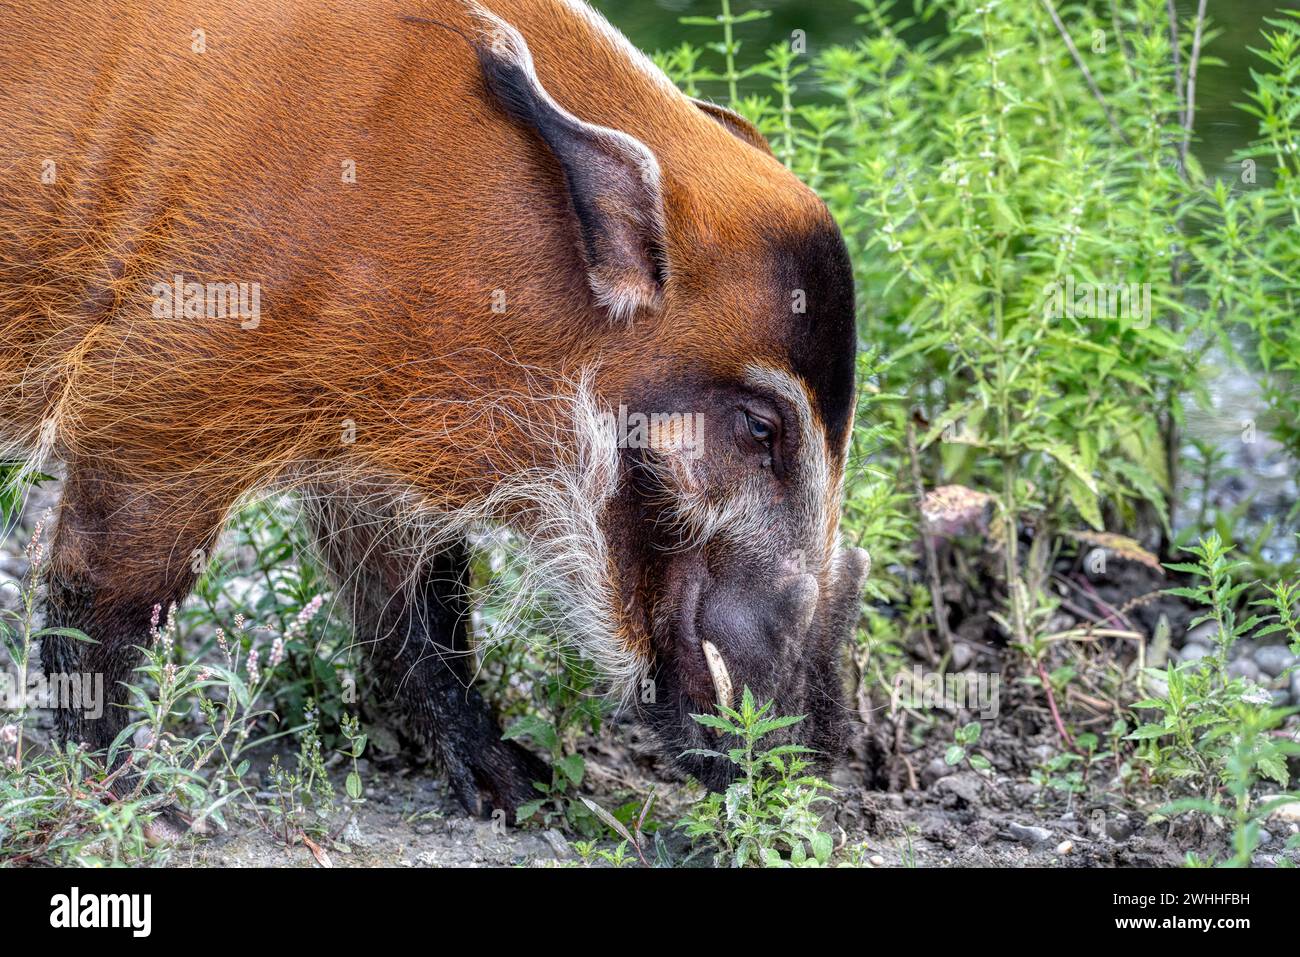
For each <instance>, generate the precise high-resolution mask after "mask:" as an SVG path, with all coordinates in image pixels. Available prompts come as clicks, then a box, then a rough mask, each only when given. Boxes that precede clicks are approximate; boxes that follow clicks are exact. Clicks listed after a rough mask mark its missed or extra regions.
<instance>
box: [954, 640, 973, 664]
mask: <svg viewBox="0 0 1300 957" xmlns="http://www.w3.org/2000/svg"><path fill="white" fill-rule="evenodd" d="M974 660H975V649H974V648H972V647H971V646H970V645H968V644H966V642H964V641H957V642H953V646H952V670H953V671H965V670H966V669H967V668H968V667H970V663H971V662H972V661H974Z"/></svg>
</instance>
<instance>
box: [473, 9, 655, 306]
mask: <svg viewBox="0 0 1300 957" xmlns="http://www.w3.org/2000/svg"><path fill="white" fill-rule="evenodd" d="M480 9H481V8H480ZM481 17H482V19H483V21H484V27H485V29H484V33H483V35H481V36H480V37H479V39H478V40H477V42H476V43H475V47H476V49H477V51H478V56H479V62H480V64H481V65H482V69H483V76H484V78H485V80H486V81H487V85H488V89H489V90H491V92H492V94H493V96H495V98H496V100H497V102H498V103H500V104H501V106H502V108H503V109H504V110H505V111H506V112H507V113H508V114H509V115H510V116H511V118H513V119H514V120H515V121H516V122H517V123H520V124H523V125H525V126H528V127H530V128H531V129H533V130H535V131H536V132H537V135H538V136H540V137H541V139H542V141H543V142H544V143H545V144H546V146H547V147H548V148H549V149H550V151H551V153H552V154H553V155H554V156H555V158H556V159H557V160H558V161H559V163H560V166H561V167H562V168H563V170H564V178H565V182H566V184H567V185H568V190H569V198H570V199H571V200H572V202H573V210H574V212H575V213H576V214H577V220H578V228H579V231H580V234H581V240H582V256H583V260H584V262H585V263H586V266H587V278H588V281H589V283H590V284H591V289H592V291H593V292H594V293H595V296H596V301H597V302H598V303H599V304H600V306H601V307H602V308H604V309H605V310H606V311H607V312H608V313H609V316H610V318H611V319H614V320H616V321H618V320H626V321H630V320H631V319H632V318H634V317H635V316H636V315H638V314H639V313H654V312H657V311H658V310H659V308H660V306H661V303H662V300H663V289H664V279H665V275H666V263H665V260H664V209H663V195H662V192H661V189H660V177H659V163H658V161H657V160H656V159H655V156H654V154H653V153H652V152H650V150H649V149H648V148H647V147H646V146H645V145H644V144H643V143H641V142H640V141H639V140H637V139H635V138H633V137H631V136H629V135H628V134H626V133H622V132H620V131H618V130H612V129H609V128H607V127H603V126H596V125H594V124H591V123H584V122H583V121H582V120H579V119H578V118H577V117H575V116H574V115H573V114H571V113H569V112H568V111H566V110H565V109H564V108H563V107H561V106H560V105H559V104H558V103H556V102H555V100H553V99H552V98H551V96H550V94H549V93H547V92H546V90H545V89H543V88H542V85H541V82H540V81H539V80H538V78H537V73H536V71H535V70H534V68H533V58H532V54H531V53H530V52H529V50H528V45H527V44H526V43H525V42H524V38H523V37H522V36H521V35H520V34H519V31H517V30H516V29H515V28H514V27H512V26H510V25H509V24H507V23H505V22H503V21H502V20H500V19H499V18H497V17H495V16H492V15H491V14H488V13H486V11H484V12H483V13H482V14H481Z"/></svg>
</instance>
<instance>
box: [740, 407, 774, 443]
mask: <svg viewBox="0 0 1300 957" xmlns="http://www.w3.org/2000/svg"><path fill="white" fill-rule="evenodd" d="M745 424H746V425H747V426H748V427H749V434H750V436H751V437H753V439H754V440H755V441H757V442H760V443H762V444H763V445H770V444H771V442H772V426H771V424H770V423H768V422H764V421H763V420H762V419H758V418H755V417H754V416H752V415H750V414H749V413H748V412H746V413H745Z"/></svg>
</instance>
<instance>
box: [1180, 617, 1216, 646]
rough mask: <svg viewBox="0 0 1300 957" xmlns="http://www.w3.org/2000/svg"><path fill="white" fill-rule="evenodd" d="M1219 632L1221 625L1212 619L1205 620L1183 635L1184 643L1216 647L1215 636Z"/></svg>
mask: <svg viewBox="0 0 1300 957" xmlns="http://www.w3.org/2000/svg"><path fill="white" fill-rule="evenodd" d="M1218 633H1219V626H1218V625H1216V624H1215V623H1214V622H1212V621H1203V622H1201V623H1200V624H1199V625H1197V626H1196V627H1195V628H1193V629H1192V630H1191V631H1189V632H1188V633H1187V634H1185V635H1183V644H1184V645H1204V646H1205V647H1206V648H1213V647H1214V636H1215V635H1217V634H1218Z"/></svg>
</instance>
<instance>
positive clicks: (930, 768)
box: [921, 758, 957, 787]
mask: <svg viewBox="0 0 1300 957" xmlns="http://www.w3.org/2000/svg"><path fill="white" fill-rule="evenodd" d="M956 773H957V768H956V767H955V766H954V765H951V764H949V763H948V762H947V761H945V760H944V759H943V758H935V759H934V760H933V761H931V762H930V763H929V764H927V765H926V766H925V770H924V771H922V772H921V783H922V784H924V785H925V786H926V787H933V786H934V782H936V781H938V780H939V779H940V778H946V777H947V776H948V775H950V774H956Z"/></svg>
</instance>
